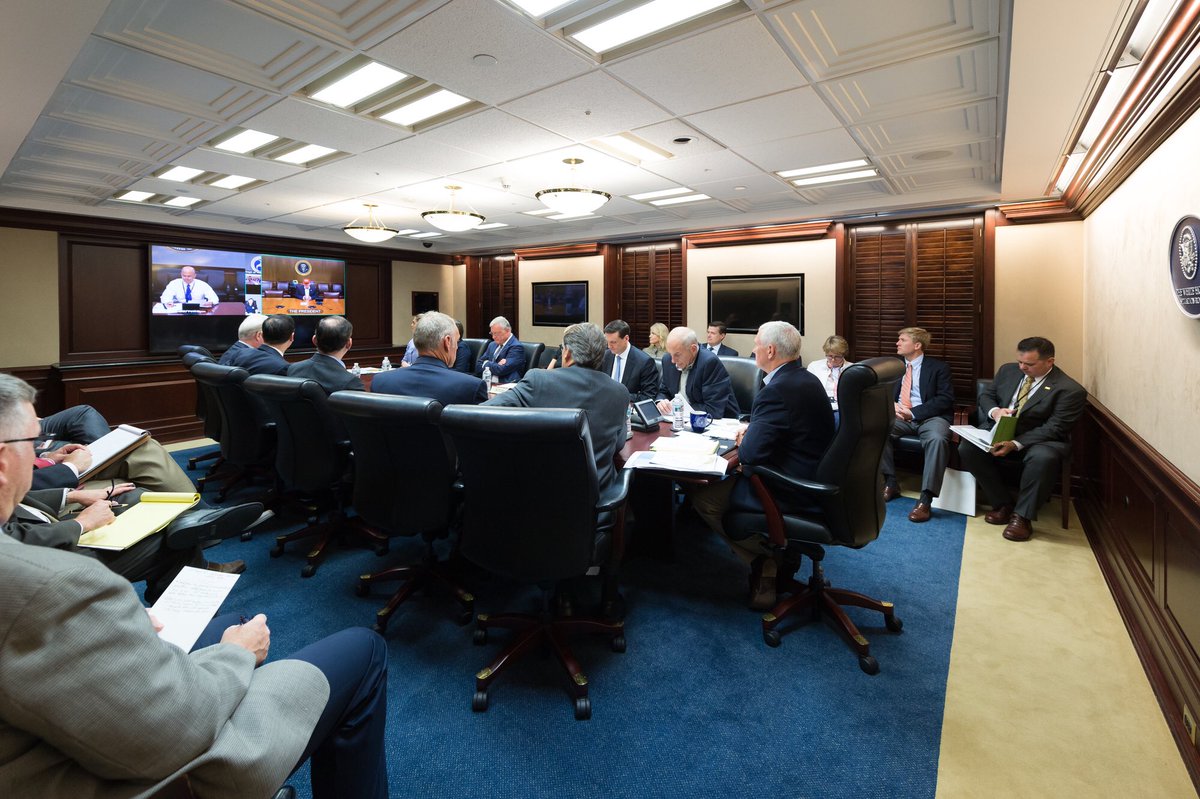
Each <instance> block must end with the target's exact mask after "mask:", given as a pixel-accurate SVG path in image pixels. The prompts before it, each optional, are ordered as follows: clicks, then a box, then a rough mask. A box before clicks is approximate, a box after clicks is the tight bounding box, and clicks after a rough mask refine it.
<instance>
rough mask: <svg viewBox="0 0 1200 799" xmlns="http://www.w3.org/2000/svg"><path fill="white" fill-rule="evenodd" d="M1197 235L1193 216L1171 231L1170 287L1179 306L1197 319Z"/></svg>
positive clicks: (1197, 224)
mask: <svg viewBox="0 0 1200 799" xmlns="http://www.w3.org/2000/svg"><path fill="white" fill-rule="evenodd" d="M1197 238H1200V219H1197V218H1196V217H1194V216H1185V217H1184V218H1183V219H1180V220H1179V222H1178V223H1177V224H1176V225H1175V231H1174V232H1173V233H1172V234H1171V258H1170V262H1171V288H1172V290H1173V291H1174V292H1175V302H1176V304H1177V305H1179V310H1181V311H1183V312H1184V313H1185V314H1187V315H1188V316H1189V317H1190V318H1192V319H1200V279H1197V276H1198V272H1200V270H1198V269H1197V267H1198V266H1200V263H1198V259H1200V252H1198V250H1197V243H1198V242H1197Z"/></svg>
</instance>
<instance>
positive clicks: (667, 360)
mask: <svg viewBox="0 0 1200 799" xmlns="http://www.w3.org/2000/svg"><path fill="white" fill-rule="evenodd" d="M662 367H663V368H662V385H661V386H660V387H659V391H658V410H659V412H660V413H661V414H662V415H663V416H666V417H667V418H668V419H669V418H671V400H672V399H673V398H674V397H675V395H676V394H682V395H683V399H684V403H685V404H686V405H687V406H688V407H690V408H692V409H694V410H696V411H697V412H699V411H703V412H705V413H707V414H708V415H709V416H711V417H712V418H714V419H723V418H726V417H728V418H731V419H736V418H738V415H739V414H740V413H741V411H740V410H739V409H738V402H737V398H736V397H734V396H733V384H732V383H731V382H730V381H729V372H727V371H725V364H723V363H721V359H720V358H718V357H717V356H716V355H713V354H712V352H710V351H709V350H708V348H706V347H704V348H702V347H701V346H700V344H699V343H698V341H697V339H696V331H694V330H692V329H691V328H688V327H677V328H675V329H674V330H672V331H671V332H670V333H669V334H668V335H667V354H666V355H664V356H663V357H662Z"/></svg>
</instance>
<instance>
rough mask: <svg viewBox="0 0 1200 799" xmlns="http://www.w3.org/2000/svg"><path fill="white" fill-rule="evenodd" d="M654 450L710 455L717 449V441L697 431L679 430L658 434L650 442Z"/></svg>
mask: <svg viewBox="0 0 1200 799" xmlns="http://www.w3.org/2000/svg"><path fill="white" fill-rule="evenodd" d="M650 449H652V450H654V451H655V452H690V453H698V454H702V455H712V454H713V453H715V452H716V451H717V442H716V441H714V440H713V439H711V438H708V437H706V436H703V435H700V434H699V433H688V432H686V431H679V432H677V433H676V434H675V435H674V436H671V437H669V438H668V437H667V436H660V437H659V438H656V439H654V440H653V441H651V442H650Z"/></svg>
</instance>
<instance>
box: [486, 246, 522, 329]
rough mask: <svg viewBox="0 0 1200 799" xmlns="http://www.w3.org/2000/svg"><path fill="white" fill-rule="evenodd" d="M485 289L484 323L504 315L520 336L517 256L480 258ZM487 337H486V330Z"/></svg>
mask: <svg viewBox="0 0 1200 799" xmlns="http://www.w3.org/2000/svg"><path fill="white" fill-rule="evenodd" d="M479 266H480V272H481V277H482V281H483V291H482V297H481V307H482V313H481V314H480V315H481V316H482V321H483V325H484V326H485V328H486V326H487V324H488V323H489V322H491V321H492V320H493V319H495V318H496V317H497V316H503V317H504V318H505V319H507V320H508V321H509V324H511V325H512V327H513V333H514V335H516V336H517V337H518V338H519V337H520V332H519V331H518V330H517V261H516V259H515V258H495V257H491V256H486V257H483V258H480V259H479ZM484 332H485V338H486V330H485V331H484Z"/></svg>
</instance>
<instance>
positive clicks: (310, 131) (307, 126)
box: [242, 97, 411, 153]
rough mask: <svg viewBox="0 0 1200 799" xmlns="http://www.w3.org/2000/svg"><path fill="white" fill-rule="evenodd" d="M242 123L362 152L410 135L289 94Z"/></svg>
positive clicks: (306, 140) (328, 145)
mask: <svg viewBox="0 0 1200 799" xmlns="http://www.w3.org/2000/svg"><path fill="white" fill-rule="evenodd" d="M242 125H243V126H245V127H248V128H252V129H254V130H261V131H262V132H264V133H274V134H275V135H276V136H285V137H287V138H289V139H295V140H297V141H302V142H305V143H307V144H319V145H321V146H322V147H332V148H334V149H335V150H341V151H342V152H344V153H364V152H367V151H368V150H373V149H375V148H376V147H382V146H383V145H385V144H391V143H392V142H394V141H396V140H397V139H404V138H408V136H409V135H411V134H409V133H408V132H407V131H405V130H403V129H402V128H398V127H396V126H394V125H388V124H386V123H384V122H377V121H375V120H373V119H367V118H365V117H360V116H355V115H354V114H350V113H346V112H344V111H335V110H334V109H332V108H327V107H325V106H321V105H315V104H313V103H309V102H306V101H304V100H299V99H296V98H292V97H289V98H287V99H285V100H283V101H281V102H279V103H277V104H275V105H273V106H272V107H270V108H268V109H267V110H266V111H263V112H262V113H260V114H258V115H256V116H254V117H251V118H250V119H247V120H246V121H245V122H243V123H242Z"/></svg>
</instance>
